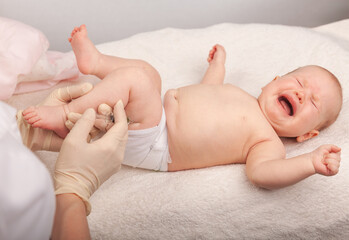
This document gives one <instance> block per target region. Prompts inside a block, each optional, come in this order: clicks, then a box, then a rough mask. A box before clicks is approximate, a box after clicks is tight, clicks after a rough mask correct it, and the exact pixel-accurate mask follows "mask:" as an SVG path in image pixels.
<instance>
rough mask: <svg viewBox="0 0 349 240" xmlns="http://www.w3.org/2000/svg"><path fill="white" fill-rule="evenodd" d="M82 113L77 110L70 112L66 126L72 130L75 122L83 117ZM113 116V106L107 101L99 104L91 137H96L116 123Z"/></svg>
mask: <svg viewBox="0 0 349 240" xmlns="http://www.w3.org/2000/svg"><path fill="white" fill-rule="evenodd" d="M81 115H82V114H80V113H75V112H70V113H68V115H67V118H68V119H67V121H66V122H65V126H66V127H67V128H68V129H69V130H71V129H72V128H73V127H74V124H75V123H76V122H77V121H78V120H79V119H80V118H81ZM111 116H113V108H111V107H110V106H109V105H107V104H105V103H102V104H101V105H99V106H98V109H97V118H96V121H95V124H94V127H93V128H92V130H91V131H90V136H91V138H94V137H95V136H97V135H98V134H99V133H100V132H106V131H108V130H109V129H110V128H111V127H112V126H113V125H114V123H113V121H112V118H111Z"/></svg>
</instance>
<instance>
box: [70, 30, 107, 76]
mask: <svg viewBox="0 0 349 240" xmlns="http://www.w3.org/2000/svg"><path fill="white" fill-rule="evenodd" d="M68 40H69V42H70V44H71V46H72V48H73V51H74V54H75V57H76V61H77V64H78V67H79V70H80V72H81V73H83V74H94V72H95V70H96V69H95V67H96V65H97V63H98V61H99V57H100V54H101V53H100V52H99V51H98V50H97V48H96V47H95V46H94V45H93V43H92V42H91V40H90V39H89V38H88V36H87V29H86V26H85V25H81V26H80V27H75V28H74V30H73V31H72V33H71V38H69V39H68Z"/></svg>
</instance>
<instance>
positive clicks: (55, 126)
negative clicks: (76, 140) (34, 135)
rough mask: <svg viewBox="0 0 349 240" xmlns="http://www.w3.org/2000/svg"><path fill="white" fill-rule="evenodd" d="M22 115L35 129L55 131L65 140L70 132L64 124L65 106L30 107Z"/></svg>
mask: <svg viewBox="0 0 349 240" xmlns="http://www.w3.org/2000/svg"><path fill="white" fill-rule="evenodd" d="M22 115H23V117H24V119H25V120H26V121H27V122H28V123H29V124H30V125H32V126H33V127H39V128H43V129H48V130H53V131H54V132H55V133H56V134H57V135H58V136H60V137H61V138H65V136H66V135H67V134H68V132H69V131H68V129H67V128H66V127H65V124H64V123H65V121H66V112H65V110H64V107H63V105H59V106H39V107H29V108H27V109H26V110H24V111H23V113H22Z"/></svg>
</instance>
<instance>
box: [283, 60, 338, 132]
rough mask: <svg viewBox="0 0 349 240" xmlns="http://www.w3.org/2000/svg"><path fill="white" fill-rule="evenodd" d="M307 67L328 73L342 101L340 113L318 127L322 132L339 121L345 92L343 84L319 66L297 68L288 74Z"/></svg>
mask: <svg viewBox="0 0 349 240" xmlns="http://www.w3.org/2000/svg"><path fill="white" fill-rule="evenodd" d="M305 67H315V68H318V69H320V70H322V71H324V72H326V73H327V74H328V75H329V76H330V79H331V80H332V81H334V83H335V84H336V86H337V89H338V92H339V96H340V99H341V102H340V107H339V111H337V112H336V113H335V115H334V116H333V117H332V118H329V119H327V120H326V121H325V122H323V123H321V125H320V126H319V127H318V130H319V131H320V130H323V129H325V128H327V127H329V126H330V125H331V124H332V123H334V122H335V121H336V120H337V118H338V115H339V112H340V109H341V108H342V102H343V90H342V86H341V83H340V82H339V80H338V78H337V77H336V76H335V75H334V74H333V73H332V72H330V71H329V70H327V69H326V68H324V67H321V66H318V65H308V66H304V67H299V68H297V69H295V70H293V71H291V72H289V73H287V74H290V73H292V72H295V71H297V70H299V69H301V68H305ZM287 74H286V75H287Z"/></svg>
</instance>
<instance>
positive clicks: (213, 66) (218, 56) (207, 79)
mask: <svg viewBox="0 0 349 240" xmlns="http://www.w3.org/2000/svg"><path fill="white" fill-rule="evenodd" d="M207 61H208V63H209V66H208V68H207V70H206V73H205V75H204V77H203V79H202V81H201V83H202V84H223V82H224V77H225V66H224V64H225V50H224V47H223V46H221V45H218V44H217V45H215V46H213V48H212V49H211V51H210V53H209V54H208V58H207Z"/></svg>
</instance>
